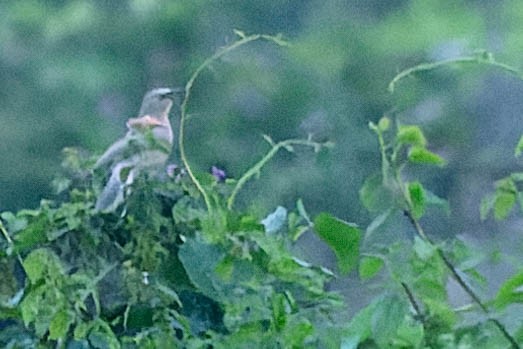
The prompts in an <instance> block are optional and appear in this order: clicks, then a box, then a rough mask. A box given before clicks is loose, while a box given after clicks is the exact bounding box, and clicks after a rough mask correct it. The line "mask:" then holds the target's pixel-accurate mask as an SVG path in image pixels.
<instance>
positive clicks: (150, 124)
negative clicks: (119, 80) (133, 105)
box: [94, 88, 174, 213]
mask: <svg viewBox="0 0 523 349" xmlns="http://www.w3.org/2000/svg"><path fill="white" fill-rule="evenodd" d="M173 95H174V91H173V90H172V89H169V88H157V89H154V90H151V91H149V92H147V94H146V95H145V97H144V98H143V102H142V106H141V108H140V112H139V113H138V117H136V118H131V119H129V120H128V121H127V129H128V131H127V133H126V135H125V136H124V137H123V138H121V139H119V140H118V141H116V142H115V143H114V144H112V145H111V146H110V147H109V148H108V149H107V150H106V151H105V153H104V154H103V155H102V156H101V157H100V158H99V159H98V161H97V162H96V164H95V165H94V170H98V169H103V170H105V171H106V172H110V177H109V180H108V181H107V183H106V185H105V187H104V189H103V190H102V192H101V193H100V195H99V196H98V200H97V201H96V205H95V210H96V211H99V212H105V213H106V212H113V211H114V210H115V209H116V208H117V207H118V206H119V205H120V204H121V203H122V202H123V201H124V194H125V191H126V187H129V186H130V185H131V184H132V183H133V180H134V178H136V176H137V175H139V174H140V173H141V172H143V171H148V172H155V171H158V170H159V169H160V168H161V167H162V166H163V165H164V164H165V162H166V161H167V158H168V157H169V154H170V152H171V149H172V145H173V132H172V128H171V123H170V122H169V111H170V110H171V107H172V105H173V101H172V97H173Z"/></svg>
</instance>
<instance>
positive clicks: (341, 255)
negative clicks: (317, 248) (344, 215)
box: [314, 212, 361, 274]
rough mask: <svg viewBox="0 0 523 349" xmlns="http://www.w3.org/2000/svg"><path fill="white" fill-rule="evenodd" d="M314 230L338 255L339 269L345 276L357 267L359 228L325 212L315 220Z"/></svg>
mask: <svg viewBox="0 0 523 349" xmlns="http://www.w3.org/2000/svg"><path fill="white" fill-rule="evenodd" d="M314 230H315V231H316V233H317V234H318V236H319V237H321V238H322V239H323V240H324V241H325V242H326V243H327V245H329V246H330V248H331V249H332V250H333V251H334V253H335V254H336V258H337V261H338V267H339V269H340V271H341V272H342V273H343V274H346V273H348V272H349V271H351V270H352V269H353V268H354V267H355V266H356V264H357V262H358V256H359V244H360V239H361V231H360V229H359V228H358V227H356V226H355V225H353V224H351V223H346V222H343V221H342V220H340V219H337V218H335V217H334V216H332V215H330V214H329V213H325V212H324V213H320V214H319V215H318V216H316V218H315V219H314Z"/></svg>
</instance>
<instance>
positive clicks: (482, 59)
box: [388, 52, 523, 93]
mask: <svg viewBox="0 0 523 349" xmlns="http://www.w3.org/2000/svg"><path fill="white" fill-rule="evenodd" d="M460 63H477V64H487V65H491V66H494V67H497V68H500V69H502V70H504V71H506V72H508V73H510V74H511V75H514V76H516V77H517V78H518V79H522V80H523V75H522V74H521V72H520V71H519V70H517V69H516V68H514V67H511V66H509V65H508V64H505V63H501V62H497V61H496V60H495V59H494V57H493V56H492V54H491V53H490V52H480V53H478V54H476V55H473V56H464V57H458V58H450V59H445V60H442V61H439V62H433V63H422V64H419V65H416V66H414V67H411V68H409V69H405V70H403V71H402V72H400V73H399V74H398V75H396V76H395V77H394V78H393V79H392V80H391V82H390V83H389V86H388V89H389V91H390V92H391V93H393V92H394V88H395V86H396V84H397V83H398V82H399V81H400V80H402V79H404V78H406V77H408V76H410V75H413V74H416V73H419V72H422V71H429V70H433V69H437V68H440V67H442V66H445V65H452V64H460Z"/></svg>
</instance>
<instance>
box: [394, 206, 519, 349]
mask: <svg viewBox="0 0 523 349" xmlns="http://www.w3.org/2000/svg"><path fill="white" fill-rule="evenodd" d="M409 206H410V205H409ZM404 213H405V216H407V218H408V219H409V221H410V223H411V224H412V226H413V227H414V229H415V230H416V232H417V234H418V235H419V236H420V237H421V238H422V239H423V240H425V241H427V242H428V243H430V244H431V245H432V246H434V247H435V248H436V251H437V252H438V256H439V257H440V259H441V260H442V261H443V263H444V264H445V266H446V267H447V269H448V270H449V271H450V273H451V274H452V276H453V278H454V280H456V282H457V283H458V284H459V285H460V287H461V288H462V289H463V290H464V291H465V292H466V293H467V294H468V295H469V296H470V298H472V300H473V301H474V302H475V303H476V304H477V305H478V306H479V307H480V308H481V310H482V311H483V313H485V314H486V315H487V316H488V318H489V321H492V322H493V323H494V325H495V326H496V327H497V328H498V329H499V330H500V331H501V333H502V334H503V336H504V337H505V338H506V339H507V340H508V341H509V342H510V344H511V345H512V347H513V348H514V349H520V346H519V344H518V343H517V342H516V340H515V339H514V338H513V337H512V335H511V334H510V333H508V331H507V329H506V328H505V326H504V325H503V324H502V323H501V322H499V320H497V319H495V318H493V317H491V314H490V311H489V309H488V307H487V306H486V305H485V304H484V303H483V301H482V300H481V298H479V296H478V295H477V294H476V292H474V290H473V289H472V288H471V287H470V286H469V285H468V284H467V283H466V282H465V280H464V279H463V278H462V277H461V276H460V275H459V273H458V270H457V269H456V267H455V266H454V265H453V264H452V262H451V261H450V260H449V258H447V256H446V255H445V253H444V252H443V250H442V249H441V247H439V246H437V245H436V244H434V242H433V241H432V240H431V239H430V238H429V237H428V236H427V235H426V234H425V232H424V231H423V228H422V227H421V225H420V224H419V222H418V220H417V219H416V218H415V217H414V216H413V214H412V210H411V208H410V207H409V209H406V210H405V211H404Z"/></svg>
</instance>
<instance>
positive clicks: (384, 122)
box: [378, 116, 390, 132]
mask: <svg viewBox="0 0 523 349" xmlns="http://www.w3.org/2000/svg"><path fill="white" fill-rule="evenodd" d="M378 128H379V130H380V131H381V132H385V131H387V130H388V129H389V128H390V119H389V118H388V117H386V116H384V117H382V118H381V119H380V121H378Z"/></svg>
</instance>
